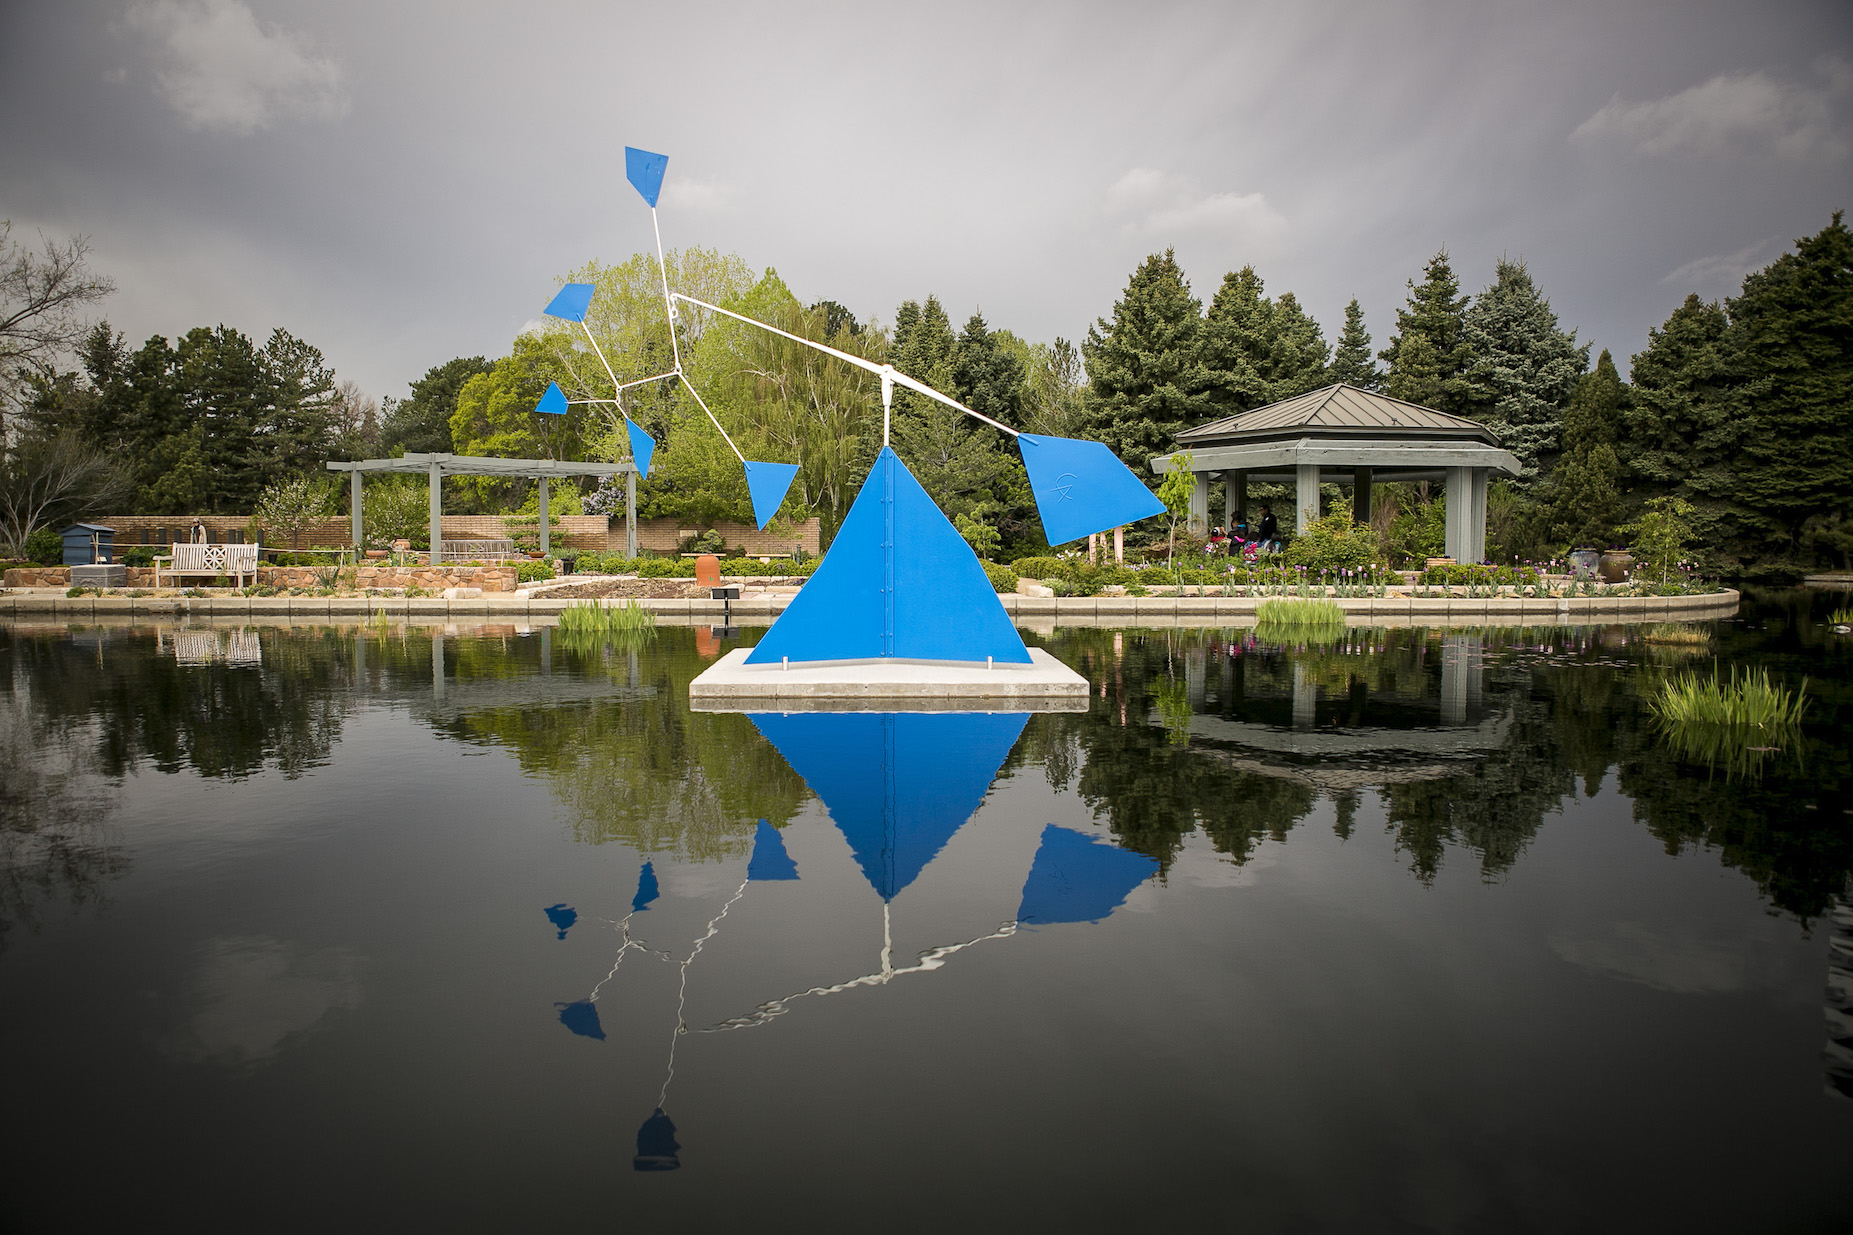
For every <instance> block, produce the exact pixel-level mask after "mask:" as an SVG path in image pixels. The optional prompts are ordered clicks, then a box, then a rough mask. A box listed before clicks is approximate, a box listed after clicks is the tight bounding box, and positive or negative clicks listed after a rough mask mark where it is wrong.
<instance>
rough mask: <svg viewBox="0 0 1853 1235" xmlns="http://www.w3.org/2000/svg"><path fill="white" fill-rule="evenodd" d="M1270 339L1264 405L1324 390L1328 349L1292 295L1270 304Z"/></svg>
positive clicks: (1323, 339) (1282, 294) (1307, 314)
mask: <svg viewBox="0 0 1853 1235" xmlns="http://www.w3.org/2000/svg"><path fill="white" fill-rule="evenodd" d="M1273 326H1274V338H1273V342H1272V346H1270V347H1269V349H1268V365H1267V368H1266V370H1265V375H1266V377H1267V379H1268V401H1269V402H1270V403H1272V402H1278V401H1279V400H1281V399H1291V398H1292V397H1293V396H1294V395H1303V394H1305V393H1306V392H1307V391H1309V390H1317V389H1319V387H1321V386H1324V385H1325V384H1327V383H1328V382H1329V381H1331V377H1330V375H1329V372H1328V370H1327V366H1326V362H1327V361H1328V360H1329V359H1330V358H1331V355H1332V348H1331V345H1330V344H1328V343H1327V342H1326V341H1325V332H1324V331H1323V330H1321V329H1320V328H1319V323H1318V322H1317V321H1315V320H1314V319H1313V317H1312V315H1311V314H1310V313H1307V312H1306V310H1304V309H1302V308H1300V302H1299V300H1298V298H1296V297H1295V296H1294V294H1293V293H1292V292H1282V293H1281V294H1280V298H1279V299H1277V300H1276V301H1275V302H1274V322H1273Z"/></svg>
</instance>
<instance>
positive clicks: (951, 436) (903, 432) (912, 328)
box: [893, 296, 1023, 518]
mask: <svg viewBox="0 0 1853 1235" xmlns="http://www.w3.org/2000/svg"><path fill="white" fill-rule="evenodd" d="M895 321H896V324H897V332H896V333H897V339H896V344H895V347H894V351H893V364H894V367H895V368H897V369H899V370H901V372H903V373H906V374H907V375H908V376H910V377H915V378H918V379H920V380H921V381H923V382H925V383H926V384H927V385H929V386H931V387H933V389H935V390H937V391H940V392H941V393H943V394H946V395H949V396H951V397H952V398H954V399H957V400H959V401H960V402H961V403H964V404H965V405H966V406H967V407H970V408H971V409H972V410H973V411H979V412H985V414H986V415H992V414H993V413H992V412H990V411H986V409H985V408H982V407H979V406H977V405H976V404H974V403H972V402H971V401H970V396H971V395H972V394H973V392H976V393H977V397H978V398H979V399H980V400H981V401H983V402H986V403H987V404H990V405H991V406H994V407H996V408H998V409H999V413H1000V414H998V415H997V419H999V420H1002V421H1004V423H1005V424H1010V423H1011V421H1010V419H1009V418H1010V417H1014V416H1015V415H1016V412H1017V411H1018V410H1019V409H1020V408H1021V399H1022V393H1021V388H1022V383H1023V374H1022V370H1021V368H1020V366H1017V365H1015V364H1014V362H1015V359H1016V358H1015V357H1014V356H1011V355H1010V354H1009V353H1008V352H1007V351H1005V350H1004V349H1002V348H1001V347H999V346H998V345H997V344H996V341H995V340H993V339H992V338H991V337H990V331H989V329H988V328H987V327H986V325H985V321H984V318H983V317H982V316H981V315H979V314H976V313H974V314H973V315H972V318H971V321H970V322H968V323H967V324H966V327H965V336H964V338H963V339H961V338H960V337H959V336H957V335H955V334H953V332H952V323H951V322H950V321H949V320H948V319H947V317H946V311H945V309H943V308H942V307H940V303H939V300H938V298H937V297H934V296H928V297H927V299H926V303H925V304H924V305H916V304H915V303H914V302H913V301H908V302H906V303H904V304H903V305H902V306H901V308H900V310H899V312H897V313H896V314H895ZM903 322H904V323H905V329H904V331H903V330H902V329H900V326H901V323H903ZM961 377H963V378H965V379H966V382H968V383H970V388H969V389H968V388H967V387H966V386H965V385H963V384H962V383H961V381H960V379H961ZM998 436H999V435H998V432H997V430H995V429H992V428H990V427H988V426H986V425H982V424H979V423H978V422H977V421H975V420H973V419H972V418H971V417H969V416H967V415H965V413H963V412H960V411H958V410H956V409H954V408H950V407H947V406H946V405H945V404H943V403H939V402H937V401H935V400H932V399H929V398H927V397H926V396H925V395H922V394H916V393H915V392H913V391H911V390H898V389H897V390H896V391H895V392H894V417H893V441H894V448H895V452H896V453H897V454H899V455H900V456H901V458H902V460H903V461H905V462H906V464H907V467H908V470H909V471H911V472H913V474H914V478H915V479H916V480H918V481H919V482H920V487H921V488H923V489H925V490H926V491H927V496H929V497H931V498H932V499H933V501H934V502H935V503H937V504H938V506H939V508H940V509H941V510H942V511H944V512H945V513H946V516H947V518H954V517H956V516H959V515H966V516H970V515H972V514H973V513H975V512H977V511H979V510H981V509H988V508H989V506H990V504H991V503H992V502H993V500H994V495H993V493H992V489H993V487H994V486H995V485H996V484H997V483H998V481H999V479H1000V476H1001V474H1002V473H1003V471H1004V469H1005V468H1006V467H1008V466H1009V458H1008V456H1007V455H1006V454H1005V453H1004V450H1003V446H1002V444H1001V443H1000V442H998V441H997V440H996V439H997V437H998Z"/></svg>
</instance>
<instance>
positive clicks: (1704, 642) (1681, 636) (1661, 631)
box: [1642, 622, 1711, 648]
mask: <svg viewBox="0 0 1853 1235" xmlns="http://www.w3.org/2000/svg"><path fill="white" fill-rule="evenodd" d="M1642 638H1644V639H1645V640H1646V641H1647V642H1649V643H1661V644H1666V645H1668V646H1671V647H1685V648H1702V647H1710V646H1711V632H1710V631H1709V630H1706V629H1704V628H1703V627H1699V626H1692V625H1689V624H1688V623H1685V622H1659V623H1656V624H1655V625H1653V626H1649V627H1648V628H1647V632H1646V633H1645V634H1644V635H1643V636H1642Z"/></svg>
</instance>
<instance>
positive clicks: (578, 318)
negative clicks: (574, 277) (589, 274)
mask: <svg viewBox="0 0 1853 1235" xmlns="http://www.w3.org/2000/svg"><path fill="white" fill-rule="evenodd" d="M597 290H598V289H597V288H596V287H594V286H593V285H592V284H590V283H568V284H567V285H566V286H565V287H562V288H561V289H560V290H559V292H558V293H556V294H555V295H554V298H553V299H552V300H549V301H548V302H547V307H546V308H545V309H542V310H541V312H543V313H545V314H546V315H547V316H548V317H563V318H565V319H566V320H567V321H569V322H583V321H584V320H585V314H586V310H587V309H589V308H591V307H592V293H593V292H595V291H597Z"/></svg>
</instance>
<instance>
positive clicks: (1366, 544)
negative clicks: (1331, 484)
mask: <svg viewBox="0 0 1853 1235" xmlns="http://www.w3.org/2000/svg"><path fill="white" fill-rule="evenodd" d="M1285 559H1286V563H1287V565H1289V566H1304V567H1306V569H1307V571H1308V573H1311V574H1317V573H1319V572H1320V571H1326V570H1330V571H1338V570H1342V569H1347V568H1348V569H1351V570H1357V569H1359V568H1362V567H1367V566H1376V565H1378V564H1379V563H1381V562H1382V560H1383V547H1382V546H1381V545H1380V544H1378V543H1377V533H1376V532H1375V531H1374V530H1373V529H1372V528H1371V526H1370V524H1368V523H1359V522H1357V521H1356V520H1354V519H1353V518H1352V517H1351V512H1350V511H1349V510H1345V509H1339V510H1334V511H1333V512H1332V513H1331V514H1329V515H1326V516H1324V517H1323V518H1319V519H1314V520H1313V521H1312V522H1310V523H1308V524H1307V525H1306V527H1305V528H1304V529H1302V530H1301V532H1300V534H1299V535H1297V536H1295V537H1294V538H1293V541H1292V543H1290V544H1289V545H1288V546H1287V552H1286V554H1285Z"/></svg>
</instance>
